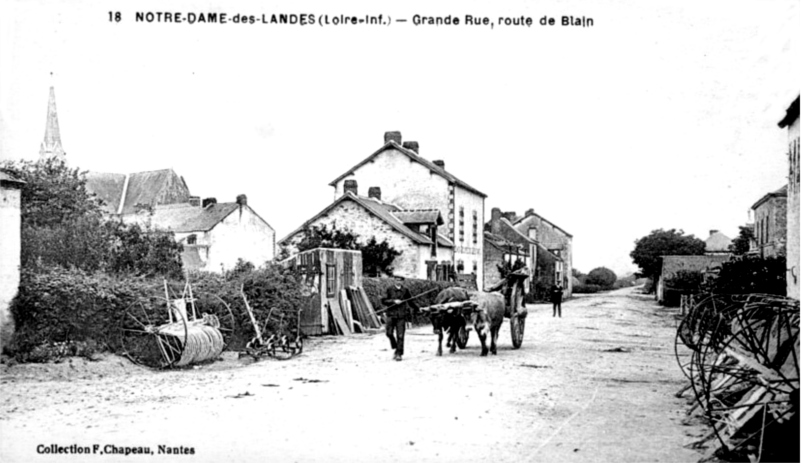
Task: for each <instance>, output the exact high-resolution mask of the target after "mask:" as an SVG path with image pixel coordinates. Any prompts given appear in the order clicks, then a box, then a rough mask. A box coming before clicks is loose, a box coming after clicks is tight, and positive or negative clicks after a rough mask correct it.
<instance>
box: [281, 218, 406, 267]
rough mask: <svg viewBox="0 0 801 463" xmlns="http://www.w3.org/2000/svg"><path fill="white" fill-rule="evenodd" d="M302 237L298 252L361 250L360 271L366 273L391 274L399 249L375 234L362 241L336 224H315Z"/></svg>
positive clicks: (305, 230) (304, 231) (399, 253)
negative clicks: (378, 238) (329, 249)
mask: <svg viewBox="0 0 801 463" xmlns="http://www.w3.org/2000/svg"><path fill="white" fill-rule="evenodd" d="M302 233H303V238H302V239H301V241H300V243H298V245H297V248H298V251H299V252H303V251H307V250H309V249H316V248H333V249H351V250H354V251H361V252H362V273H364V274H366V275H382V274H385V275H392V273H393V270H394V269H393V268H392V263H393V262H394V261H395V258H396V257H398V256H399V255H401V251H398V250H396V249H395V248H394V247H392V246H391V245H390V244H389V242H387V240H382V241H381V242H379V241H378V240H376V238H375V236H372V237H370V239H369V240H368V241H367V242H365V243H362V242H361V241H360V240H359V235H357V234H356V233H353V232H352V231H350V230H348V229H343V230H340V229H338V228H337V226H336V224H333V225H331V227H330V228H329V227H328V226H327V225H325V224H323V225H315V226H313V227H306V228H304V229H303V231H302Z"/></svg>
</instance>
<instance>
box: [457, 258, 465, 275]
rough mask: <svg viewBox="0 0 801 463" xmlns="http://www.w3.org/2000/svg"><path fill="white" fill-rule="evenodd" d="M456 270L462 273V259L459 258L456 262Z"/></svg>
mask: <svg viewBox="0 0 801 463" xmlns="http://www.w3.org/2000/svg"><path fill="white" fill-rule="evenodd" d="M456 272H457V273H464V261H463V260H460V261H459V262H457V263H456Z"/></svg>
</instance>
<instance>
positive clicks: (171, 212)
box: [122, 195, 275, 272]
mask: <svg viewBox="0 0 801 463" xmlns="http://www.w3.org/2000/svg"><path fill="white" fill-rule="evenodd" d="M122 220H123V221H124V222H126V223H135V224H139V225H141V226H143V227H144V228H146V229H148V230H160V231H170V232H173V233H175V239H176V240H177V241H178V242H179V243H181V244H183V246H184V251H183V253H182V255H181V259H182V260H183V264H184V270H206V271H211V272H219V271H224V270H229V269H231V268H232V267H234V265H236V263H237V261H238V260H239V259H243V260H245V261H249V262H251V263H253V264H255V265H261V264H263V263H265V262H267V261H269V260H273V258H274V257H275V230H274V229H273V228H272V227H271V226H270V224H268V223H267V222H266V221H265V220H264V219H262V218H261V216H259V214H257V213H256V211H254V210H253V209H252V208H251V207H250V206H248V202H247V196H245V195H239V196H237V198H236V202H230V203H217V200H216V199H214V198H207V199H205V200H204V201H203V204H202V205H201V204H200V202H197V201H192V202H188V203H180V204H167V205H159V206H155V207H153V208H142V209H139V211H138V212H135V213H132V214H123V215H122Z"/></svg>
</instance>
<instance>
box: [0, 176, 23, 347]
mask: <svg viewBox="0 0 801 463" xmlns="http://www.w3.org/2000/svg"><path fill="white" fill-rule="evenodd" d="M24 183H25V182H23V181H21V180H19V179H17V178H16V177H14V176H13V175H11V174H9V173H7V172H5V171H2V170H0V257H1V258H0V351H2V349H3V348H4V347H6V345H7V344H8V341H9V339H10V338H11V335H13V334H14V318H13V317H12V315H11V310H10V307H11V301H12V300H13V299H14V297H15V296H16V295H17V291H18V289H19V278H20V253H21V251H22V241H21V231H22V215H21V209H22V204H21V201H22V191H21V189H22V185H23V184H24Z"/></svg>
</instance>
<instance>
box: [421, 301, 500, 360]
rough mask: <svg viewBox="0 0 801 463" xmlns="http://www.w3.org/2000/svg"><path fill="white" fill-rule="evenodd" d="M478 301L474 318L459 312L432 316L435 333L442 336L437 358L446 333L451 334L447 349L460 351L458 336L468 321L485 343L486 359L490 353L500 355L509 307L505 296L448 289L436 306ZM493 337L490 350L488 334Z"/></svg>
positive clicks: (483, 344)
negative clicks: (458, 348)
mask: <svg viewBox="0 0 801 463" xmlns="http://www.w3.org/2000/svg"><path fill="white" fill-rule="evenodd" d="M468 300H471V301H475V302H477V303H478V307H477V308H476V310H475V311H473V312H472V313H470V315H469V316H468V315H464V316H463V315H462V314H461V313H459V312H458V311H454V312H452V313H447V312H446V313H440V314H437V315H432V317H431V324H432V325H433V326H434V332H435V333H437V334H438V335H439V345H438V346H437V355H438V356H441V355H442V338H443V331H444V330H447V331H448V341H447V344H446V346H447V347H450V352H451V353H454V352H456V337H457V336H458V335H459V330H460V329H462V328H464V327H465V326H466V325H467V321H470V322H472V323H473V327H474V328H475V330H476V333H477V334H478V339H479V340H480V341H481V355H482V356H486V355H487V353H488V352H492V354H493V355H495V354H497V353H498V348H497V341H498V333H499V332H500V330H501V325H502V324H503V315H504V312H505V311H506V304H505V302H504V298H503V296H501V295H500V294H498V293H484V292H478V291H467V290H465V289H462V288H456V287H451V288H446V289H444V290H442V291H441V292H440V293H439V294H437V297H436V299H435V300H434V303H435V304H445V303H448V302H463V301H468ZM468 317H469V320H467V318H468ZM488 332H489V335H490V345H489V348H488V347H487V333H488Z"/></svg>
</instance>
